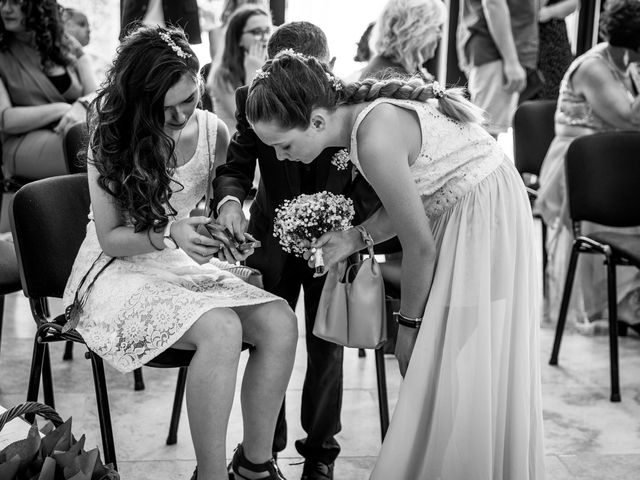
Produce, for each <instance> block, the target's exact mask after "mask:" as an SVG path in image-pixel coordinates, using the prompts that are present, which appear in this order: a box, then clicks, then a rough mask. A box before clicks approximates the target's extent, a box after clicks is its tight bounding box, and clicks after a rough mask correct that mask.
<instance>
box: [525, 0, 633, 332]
mask: <svg viewBox="0 0 640 480" xmlns="http://www.w3.org/2000/svg"><path fill="white" fill-rule="evenodd" d="M600 30H601V33H602V35H603V36H604V38H606V39H607V41H606V42H604V43H600V44H598V45H596V46H594V47H593V48H591V49H590V50H589V51H587V52H586V53H584V54H583V55H581V56H580V57H578V58H576V59H575V60H574V61H573V63H572V64H571V66H570V67H569V70H568V71H567V73H566V74H565V76H564V78H563V80H562V84H561V86H560V96H559V97H558V106H557V109H556V115H555V132H556V136H555V138H554V139H553V141H552V143H551V145H550V146H549V151H548V152H547V155H546V157H545V159H544V162H543V163H542V168H541V170H540V189H539V191H538V198H537V200H536V203H535V205H534V210H535V211H537V212H538V213H540V214H541V215H542V217H543V219H544V221H545V223H546V224H547V225H548V226H549V228H550V231H549V237H548V238H549V241H548V245H547V251H548V252H549V263H548V266H547V278H548V281H549V288H548V289H547V292H548V294H549V298H547V304H546V307H545V309H546V312H545V314H546V315H547V316H551V319H552V320H555V318H557V314H558V311H559V305H560V300H561V295H562V290H563V288H562V287H563V284H564V280H565V275H566V271H567V265H568V261H569V254H570V251H571V244H572V241H573V236H572V235H571V221H570V219H569V209H568V205H567V195H566V183H565V175H564V158H565V155H566V152H567V149H568V148H569V145H570V144H571V142H572V141H573V139H575V138H577V137H580V136H583V135H589V134H591V133H596V132H606V131H613V130H639V131H640V96H639V91H638V89H639V88H640V85H638V83H635V82H634V80H633V78H634V72H638V65H639V63H638V62H640V1H638V0H608V1H607V3H606V6H605V10H604V12H603V14H602V17H601V19H600ZM594 229H597V230H599V231H600V230H603V229H606V227H603V226H601V225H595V224H590V223H589V222H582V231H583V232H585V233H588V232H590V231H594ZM623 231H629V232H633V233H640V228H634V229H623ZM617 281H618V295H619V299H618V300H619V304H618V318H620V319H622V320H624V321H625V322H627V323H628V324H630V325H632V326H635V328H637V329H638V330H640V275H639V274H638V273H637V271H636V270H635V269H619V270H618V273H617ZM606 305H607V288H606V275H605V269H604V267H603V266H602V262H601V261H599V259H598V258H596V257H595V256H591V255H587V256H585V257H584V258H582V259H581V260H580V262H578V269H577V272H576V282H575V286H574V290H573V295H572V304H571V309H570V311H569V316H570V318H571V320H572V321H573V322H575V323H577V324H578V326H579V327H581V330H582V331H584V332H587V333H588V332H593V331H594V330H595V328H596V327H597V325H599V324H600V323H601V322H595V320H599V319H603V318H606Z"/></svg>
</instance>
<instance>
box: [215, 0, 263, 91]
mask: <svg viewBox="0 0 640 480" xmlns="http://www.w3.org/2000/svg"><path fill="white" fill-rule="evenodd" d="M243 5H262V6H263V7H265V8H267V3H266V0H225V2H224V5H223V6H222V13H221V14H220V22H219V24H218V25H216V26H215V27H213V28H211V29H210V30H209V32H208V35H209V53H210V54H211V64H212V65H216V64H217V63H219V62H220V59H221V58H222V51H223V50H224V36H225V33H226V31H227V26H228V25H229V18H231V15H232V14H233V12H235V11H236V10H237V9H238V8H240V7H242V6H243ZM211 81H213V79H211Z"/></svg>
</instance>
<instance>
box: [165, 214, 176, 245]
mask: <svg viewBox="0 0 640 480" xmlns="http://www.w3.org/2000/svg"><path fill="white" fill-rule="evenodd" d="M173 222H174V221H173V220H169V222H168V223H167V226H166V227H164V234H163V236H162V243H164V246H165V247H166V248H171V249H173V250H175V249H177V248H178V244H177V243H176V241H175V240H174V239H173V238H172V237H171V225H173Z"/></svg>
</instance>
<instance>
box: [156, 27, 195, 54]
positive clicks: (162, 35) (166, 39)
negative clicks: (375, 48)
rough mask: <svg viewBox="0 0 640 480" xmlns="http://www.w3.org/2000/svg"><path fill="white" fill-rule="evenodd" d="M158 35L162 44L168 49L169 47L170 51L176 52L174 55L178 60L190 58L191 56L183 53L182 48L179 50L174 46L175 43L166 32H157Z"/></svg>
mask: <svg viewBox="0 0 640 480" xmlns="http://www.w3.org/2000/svg"><path fill="white" fill-rule="evenodd" d="M158 35H160V38H161V39H162V40H164V42H165V43H166V44H167V45H169V47H171V50H173V51H174V52H176V55H178V56H179V57H180V58H190V57H191V54H190V53H187V52H185V51H184V50H183V49H182V48H180V47H179V46H178V45H177V44H176V42H174V41H173V39H172V38H171V36H170V35H169V34H168V33H167V32H158Z"/></svg>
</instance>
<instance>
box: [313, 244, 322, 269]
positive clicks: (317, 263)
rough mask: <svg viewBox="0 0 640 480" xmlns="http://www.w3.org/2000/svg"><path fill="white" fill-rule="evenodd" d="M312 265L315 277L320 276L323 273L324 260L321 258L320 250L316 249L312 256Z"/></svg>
mask: <svg viewBox="0 0 640 480" xmlns="http://www.w3.org/2000/svg"><path fill="white" fill-rule="evenodd" d="M313 264H314V268H315V272H316V275H322V274H323V273H324V258H323V257H322V248H316V249H315V253H314V255H313Z"/></svg>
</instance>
